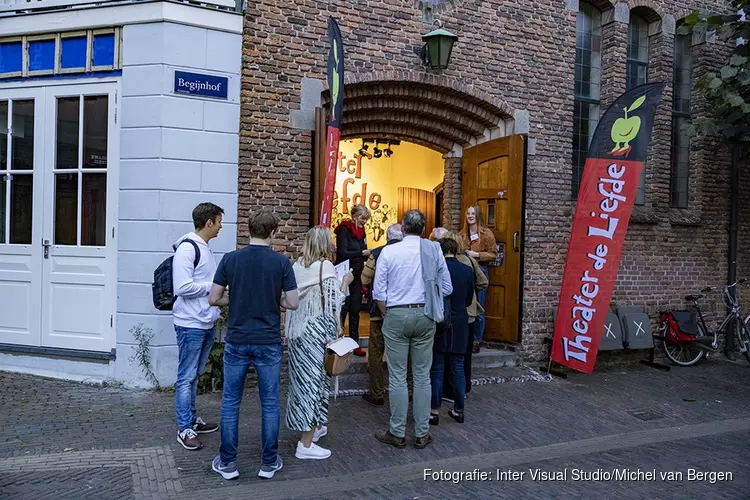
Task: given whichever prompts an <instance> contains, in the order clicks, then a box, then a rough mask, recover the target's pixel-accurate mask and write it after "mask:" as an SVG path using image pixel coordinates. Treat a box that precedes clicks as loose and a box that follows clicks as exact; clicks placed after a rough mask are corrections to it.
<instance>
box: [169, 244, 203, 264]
mask: <svg viewBox="0 0 750 500" xmlns="http://www.w3.org/2000/svg"><path fill="white" fill-rule="evenodd" d="M186 241H187V242H188V243H190V244H191V245H193V248H195V259H193V269H195V268H196V267H198V263H199V262H200V261H201V249H200V248H198V244H197V243H196V242H194V241H193V240H191V239H190V238H185V239H184V240H182V241H181V242H180V243H179V244H178V245H177V247H178V246H180V245H182V244H183V243H185V242H186ZM177 247H175V251H177Z"/></svg>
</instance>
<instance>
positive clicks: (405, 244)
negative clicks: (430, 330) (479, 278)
mask: <svg viewBox="0 0 750 500" xmlns="http://www.w3.org/2000/svg"><path fill="white" fill-rule="evenodd" d="M419 240H420V237H419V236H414V235H409V236H406V237H404V239H403V240H402V241H400V242H399V243H396V244H393V245H387V246H386V247H384V248H383V250H381V251H380V255H379V256H378V260H377V263H376V264H375V279H374V281H373V287H372V296H373V298H374V299H375V300H380V301H383V302H385V306H386V307H393V306H402V305H407V304H424V303H425V293H424V279H422V261H421V254H420V249H419ZM440 258H441V259H443V256H442V255H441V256H440ZM443 266H445V260H444V259H443ZM440 289H441V290H442V291H443V295H450V294H451V293H452V292H453V284H452V283H451V277H450V274H448V272H447V268H446V272H445V273H443V274H442V276H441V277H440Z"/></svg>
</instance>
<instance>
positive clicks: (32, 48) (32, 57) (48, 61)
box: [29, 38, 57, 73]
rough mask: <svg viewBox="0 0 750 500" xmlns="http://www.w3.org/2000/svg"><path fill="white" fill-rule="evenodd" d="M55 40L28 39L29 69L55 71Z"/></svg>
mask: <svg viewBox="0 0 750 500" xmlns="http://www.w3.org/2000/svg"><path fill="white" fill-rule="evenodd" d="M56 42H57V40H55V39H54V38H51V39H49V40H31V41H29V71H30V72H31V71H35V72H39V71H47V72H50V73H52V72H54V71H55V44H56Z"/></svg>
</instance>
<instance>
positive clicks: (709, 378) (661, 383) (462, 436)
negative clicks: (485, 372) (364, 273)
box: [0, 361, 750, 500]
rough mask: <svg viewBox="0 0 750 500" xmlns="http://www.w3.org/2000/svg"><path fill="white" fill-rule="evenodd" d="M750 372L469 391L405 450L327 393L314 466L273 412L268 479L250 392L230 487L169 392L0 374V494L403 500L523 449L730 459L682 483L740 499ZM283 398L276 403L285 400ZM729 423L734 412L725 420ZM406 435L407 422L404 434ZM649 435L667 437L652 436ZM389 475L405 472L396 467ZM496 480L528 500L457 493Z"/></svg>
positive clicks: (361, 412) (656, 487)
mask: <svg viewBox="0 0 750 500" xmlns="http://www.w3.org/2000/svg"><path fill="white" fill-rule="evenodd" d="M748 374H750V367H748V366H747V364H746V363H745V364H743V363H729V362H717V361H711V362H707V363H705V364H703V365H701V366H700V367H694V368H688V369H677V368H675V369H673V370H672V371H671V372H668V373H665V372H661V371H659V370H653V369H649V368H647V367H642V366H637V367H629V368H627V369H609V370H602V371H599V372H597V373H596V374H595V375H594V376H590V377H589V376H583V375H573V376H571V377H569V378H568V379H567V380H564V381H561V380H553V381H551V382H525V383H512V382H510V383H503V384H496V385H487V386H478V387H474V388H473V390H472V392H471V394H470V396H469V399H468V401H467V410H466V411H467V420H466V423H465V424H464V425H459V424H456V423H455V422H453V421H452V420H451V419H449V418H448V417H447V414H446V412H447V408H446V409H444V410H443V416H442V420H441V423H440V425H439V426H437V427H433V428H431V433H432V435H433V436H434V438H435V442H434V444H433V445H431V446H429V447H428V448H426V449H424V450H416V449H414V448H413V447H412V446H411V445H410V446H408V447H407V448H406V449H404V450H397V449H395V448H391V447H388V446H384V445H382V444H380V443H378V442H377V441H376V440H375V439H374V438H373V436H372V434H373V432H374V431H376V430H380V429H384V428H385V426H386V425H387V422H388V408H387V406H386V407H383V408H373V407H370V406H368V405H366V404H364V403H363V402H362V400H361V398H359V397H347V398H340V399H338V400H335V401H334V400H332V401H331V408H330V417H331V422H330V431H329V435H328V436H327V437H325V438H323V440H322V441H321V445H323V446H326V447H330V448H331V450H332V451H333V455H332V457H331V458H330V459H328V460H322V461H300V460H297V459H295V458H294V447H295V445H296V440H297V436H296V435H295V434H293V433H292V432H290V431H289V430H288V429H286V427H285V425H284V423H283V415H284V413H283V411H282V424H281V435H280V452H281V455H282V457H283V458H284V459H285V465H284V469H283V470H282V471H281V472H280V473H279V474H278V475H277V476H276V478H275V479H274V480H273V481H272V482H268V481H263V480H261V479H260V478H258V477H257V475H256V474H257V468H258V465H259V461H260V460H259V458H260V442H259V441H260V410H259V402H258V395H257V392H256V391H254V390H247V391H246V393H245V399H244V401H243V405H242V414H241V420H240V449H239V457H238V468H239V470H240V474H241V476H240V479H239V480H238V481H233V482H227V481H223V480H222V479H221V478H220V477H219V476H218V475H216V474H214V473H212V472H211V471H210V460H211V458H212V457H213V456H214V455H215V454H216V453H217V452H218V447H219V441H220V433H218V432H217V433H214V434H209V435H203V436H201V439H202V440H203V442H204V444H205V447H204V448H203V449H202V450H199V451H197V452H188V451H186V450H184V449H182V447H180V446H179V444H178V443H177V442H176V428H175V424H174V395H173V394H171V393H151V392H143V391H128V390H123V389H119V388H100V387H91V386H86V385H82V384H77V383H70V382H63V381H55V380H48V379H42V378H35V377H31V376H25V375H11V374H5V373H0V411H2V412H3V415H4V417H5V418H4V423H5V425H4V426H2V427H0V477H2V478H3V479H2V482H0V492H1V494H0V498H3V499H4V498H6V497H9V498H24V496H23V494H25V495H26V498H34V499H36V498H46V497H45V495H46V494H47V492H48V491H58V492H60V495H59V498H76V496H75V494H76V492H79V493H80V494H81V495H83V493H82V492H87V491H89V490H91V491H98V490H97V488H99V486H98V483H97V482H96V481H97V480H98V479H97V478H104V479H106V478H109V477H110V475H111V481H110V479H107V482H111V483H112V485H113V487H112V488H111V491H109V490H108V491H109V492H108V494H107V495H106V498H107V500H119V499H121V498H122V499H142V498H149V499H152V498H158V499H164V500H166V499H169V498H193V497H195V498H199V497H200V498H206V497H207V496H209V497H210V496H212V495H215V493H214V492H221V493H220V496H221V498H225V497H226V498H234V497H236V498H247V495H248V492H255V493H258V494H259V495H260V494H261V493H262V492H263V491H268V495H267V497H268V498H292V497H293V496H294V495H296V494H299V489H300V485H303V486H305V487H306V488H307V489H303V490H302V493H301V494H302V495H303V496H304V495H308V494H309V485H311V484H314V481H315V480H316V479H319V478H327V479H326V481H330V480H334V482H338V483H341V484H342V485H343V486H342V488H343V489H340V490H335V491H331V492H330V495H332V496H331V498H344V496H346V497H347V498H357V497H359V496H361V497H362V498H375V497H379V498H383V497H385V496H390V497H391V498H405V497H406V496H404V495H400V494H395V493H393V492H395V491H403V492H405V493H406V492H408V494H409V496H408V498H414V497H416V496H423V497H436V496H440V495H441V494H442V493H439V492H443V493H450V492H451V491H454V490H453V488H455V487H454V486H451V485H448V484H442V483H439V484H432V483H423V482H422V481H421V479H420V478H419V477H414V479H411V477H413V473H414V471H418V470H421V468H422V467H423V466H424V464H430V465H429V466H430V467H433V468H437V467H438V466H439V465H440V464H441V463H443V462H445V461H449V462H445V463H449V464H453V465H454V466H456V464H461V466H462V467H463V468H462V469H459V470H465V469H466V468H467V467H469V466H470V465H471V467H470V468H474V467H475V466H476V467H482V466H484V464H486V463H489V462H487V461H490V462H491V461H492V460H501V459H502V460H505V459H506V458H507V457H506V455H503V454H508V455H507V456H512V455H513V454H515V455H513V456H516V455H517V456H523V457H525V458H523V460H524V462H523V464H524V465H522V466H519V467H523V468H527V467H530V465H526V463H529V464H533V463H537V462H539V463H542V464H543V465H541V466H543V467H550V468H554V467H558V468H562V467H566V465H565V464H568V463H570V464H573V465H571V467H572V466H574V465H576V464H579V463H580V464H581V465H580V467H582V468H594V469H595V468H597V467H605V465H606V464H611V463H621V464H623V466H630V467H631V468H632V467H638V466H640V467H642V468H643V467H646V464H648V463H650V462H649V460H651V461H654V460H655V461H657V462H658V466H657V468H660V469H664V470H666V469H670V468H680V467H682V468H684V467H687V466H690V465H691V464H693V465H695V466H702V467H705V468H709V469H711V470H722V467H724V465H722V464H724V463H726V464H727V465H726V467H727V468H729V469H728V470H732V471H733V472H735V473H736V475H735V480H734V481H733V482H732V484H731V485H727V484H722V485H718V486H717V485H711V486H710V487H709V486H706V485H704V484H697V483H690V484H684V485H683V487H684V488H685V490H684V491H685V492H686V494H687V493H689V494H688V495H687V496H686V497H687V498H713V497H712V496H711V495H717V493H711V494H708V493H706V494H705V495H704V494H703V493H704V488H710V491H712V492H715V491H721V492H724V493H725V494H726V496H724V497H723V498H746V497H742V496H740V497H737V496H733V495H734V494H735V493H736V492H737V491H741V488H742V487H743V485H746V484H747V482H746V481H747V478H749V477H750V473H744V474H743V471H747V470H749V469H748V468H747V467H746V466H745V462H744V461H743V460H740V459H737V460H734V459H733V458H732V457H735V458H737V457H736V456H735V455H736V454H737V453H741V452H744V451H745V450H746V449H747V448H748V446H750V433H749V432H747V431H744V432H737V430H736V429H738V428H740V427H741V426H742V425H750V424H748V422H745V420H737V419H743V418H746V416H747V415H750V398H749V397H748V396H750V388H749V387H748V385H747V384H745V383H742V381H743V380H746V379H747V377H748ZM735 381H736V383H735V384H734V385H730V383H731V382H735ZM220 402H221V397H220V395H218V394H211V395H206V396H200V397H199V401H198V408H199V412H200V414H201V415H202V416H203V417H204V418H206V419H207V420H214V421H215V420H218V418H219V414H220ZM284 405H285V401H283V402H282V408H283V407H284ZM641 417H645V419H643V418H641ZM652 417H653V418H652ZM730 419H735V420H734V421H733V422H734V423H731V422H730ZM738 421H740V424H738V423H737V422H738ZM716 422H719V423H716ZM742 422H744V423H742ZM693 424H696V425H703V426H704V427H702V428H708V429H710V430H711V432H712V433H713V435H705V434H696V437H694V438H692V439H688V440H685V441H680V440H679V438H680V437H681V434H680V433H679V432H676V431H675V430H674V429H675V428H677V426H685V425H693ZM738 426H739V427H738ZM412 432H413V431H412V426H411V423H409V425H408V427H407V437H408V438H410V439H411V438H412ZM723 432H726V434H722V433H723ZM633 433H636V434H633ZM638 433H647V435H648V436H652V437H650V438H649V439H650V441H649V440H646V441H643V442H642V443H640V444H639V445H638V446H633V444H634V443H635V441H633V442H632V443H631V442H628V441H626V442H623V443H621V444H620V445H619V446H618V447H615V448H612V449H609V451H603V450H607V449H608V448H607V447H606V443H607V442H608V440H609V438H606V439H605V438H600V439H599V441H596V442H594V444H591V443H589V444H586V443H587V441H583V440H587V439H592V438H596V437H597V436H617V437H616V439H618V440H623V439H625V440H627V439H631V438H632V436H642V435H643V434H638ZM648 433H650V434H648ZM629 436H631V437H629ZM654 436H655V437H654ZM664 436H667V437H664ZM655 441H663V442H660V444H653V443H654V442H655ZM556 443H557V445H556ZM597 443H603V444H597ZM550 445H553V447H552V449H555V448H554V446H566V447H568V448H567V449H568V452H566V453H567V454H558V455H556V456H558V458H556V459H554V460H550V461H549V462H548V463H547V462H544V460H545V456H546V455H535V453H541V452H542V451H544V450H546V449H547V448H539V447H549V446H550ZM587 446H588V448H587ZM680 447H682V448H680ZM529 450H531V451H529ZM540 450H541V451H540ZM584 453H585V454H584ZM498 454H500V455H498ZM462 457H463V458H462ZM504 457H505V458H504ZM618 457H624V458H618ZM722 457H724V458H722ZM718 458H721V460H718ZM456 459H460V460H464V461H463V462H455V460H456ZM451 460H454V462H450V461H451ZM691 460H692V462H691ZM717 460H718V461H717ZM744 460H747V459H744ZM734 463H736V466H735V465H732V464H734ZM472 464H476V465H472ZM600 464H601V465H600ZM394 468H395V469H394ZM652 468H653V467H652ZM125 469H127V470H129V471H130V481H132V483H131V484H132V486H131V487H130V488H126V487H124V486H123V484H125V483H123V479H122V477H123V476H121V475H122V474H123V470H125ZM675 470H676V469H675ZM393 471H401V473H400V474H401V475H399V474H396V473H395V472H393ZM403 471H409V473H408V474H406V475H405V473H404V472H403ZM368 474H370V475H372V474H374V477H375V478H376V480H377V481H382V483H383V484H381V485H378V486H377V487H374V486H373V485H372V484H370V483H368V482H367V481H363V483H362V489H358V486H359V482H358V481H360V478H363V477H368V476H367V475H368ZM418 475H419V474H417V476H418ZM85 481H91V482H90V483H86V482H85ZM743 481H744V482H743ZM555 484H558V483H555ZM553 486H554V484H553V485H539V486H538V488H539V491H540V493H539V494H538V496H535V498H552V496H549V495H548V493H550V492H552V491H554V488H553ZM558 486H560V487H561V488H562V489H561V491H562V492H563V493H562V494H563V496H562V497H561V498H566V497H565V495H569V496H570V497H571V498H573V497H574V496H575V495H577V494H578V495H580V493H581V492H583V491H585V492H589V491H590V492H591V493H592V496H593V495H594V494H595V493H603V492H604V490H600V489H598V488H603V487H604V486H602V485H599V484H593V483H586V484H583V483H581V484H568V483H565V484H563V485H560V484H558ZM719 487H721V488H728V489H726V490H718V489H717V488H719ZM349 488H353V489H352V491H349V490H348V489H349ZM368 488H370V489H368ZM472 488H475V489H474V490H472ZM493 488H495V489H499V490H498V491H495V490H494V489H493ZM503 488H507V491H508V492H515V493H508V495H511V496H515V497H516V498H525V497H526V496H527V495H526V491H527V489H528V491H536V490H535V489H534V488H535V487H534V486H533V485H532V484H526V483H523V484H521V483H517V484H514V485H512V486H503V487H501V486H500V485H493V486H489V485H485V484H477V485H470V484H464V485H462V488H461V490H460V491H461V492H466V497H469V496H471V495H472V494H475V495H474V496H475V497H477V498H485V497H487V496H488V495H489V496H491V497H494V498H504V496H503V495H505V494H506V493H503V492H505V491H506V489H503ZM581 488H583V489H581ZM622 488H623V489H622V491H623V492H624V493H623V495H621V496H616V497H617V498H631V497H632V496H628V495H634V494H635V493H632V492H630V491H629V490H628V489H627V487H626V486H622ZM639 488H640V490H638V491H641V493H643V495H644V496H646V493H648V492H650V493H653V495H652V496H653V497H655V498H671V496H670V495H673V494H676V493H675V492H677V491H680V489H679V488H677V487H674V486H670V485H665V484H664V483H644V484H640V483H639ZM711 488H712V489H711ZM732 488H734V489H732ZM738 488H739V489H738ZM126 490H127V491H126ZM500 490H501V491H500ZM455 491H458V490H455ZM614 491H618V492H619V491H620V490H614ZM706 491H707V490H706ZM748 491H750V490H748ZM294 492H297V493H294ZM355 493H356V495H355ZM412 493H414V494H413V495H412ZM662 493H664V494H663V495H662ZM91 494H92V495H93V493H91ZM11 495H13V496H11ZM66 495H67V496H66ZM336 495H340V496H336ZM696 495H697V496H696ZM460 496H463V493H462V494H461V495H460ZM529 496H531V497H534V496H533V495H531V494H530V495H529ZM579 497H580V496H579ZM50 498H51V497H50ZM56 498H57V497H56ZM80 498H85V497H84V496H80ZM258 498H263V496H262V495H261V496H258ZM639 498H640V497H639Z"/></svg>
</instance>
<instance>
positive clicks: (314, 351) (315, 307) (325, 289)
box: [286, 226, 354, 460]
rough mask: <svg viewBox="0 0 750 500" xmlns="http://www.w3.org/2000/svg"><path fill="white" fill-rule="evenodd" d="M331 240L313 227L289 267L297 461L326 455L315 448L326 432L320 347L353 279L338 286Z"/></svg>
mask: <svg viewBox="0 0 750 500" xmlns="http://www.w3.org/2000/svg"><path fill="white" fill-rule="evenodd" d="M332 249H333V240H332V238H331V233H330V231H329V229H328V228H326V227H323V226H317V227H314V228H312V229H310V231H308V232H307V235H306V236H305V244H304V247H303V249H302V256H301V257H300V258H299V260H297V262H295V263H294V266H292V268H293V269H294V277H295V279H296V280H297V288H298V289H299V296H300V304H299V307H298V308H297V309H296V310H293V311H287V312H286V339H287V345H288V346H289V398H288V400H287V408H286V425H287V426H288V427H289V428H290V429H291V430H293V431H297V432H300V433H302V435H301V436H300V440H299V442H298V443H297V453H296V457H297V458H299V459H302V460H308V459H324V458H328V457H330V456H331V451H330V450H327V449H325V448H321V447H320V446H318V445H317V444H315V443H316V442H317V441H318V440H319V439H320V438H322V437H323V436H325V435H326V434H327V433H328V428H327V427H326V424H327V423H328V392H329V388H330V380H329V378H328V375H327V374H326V372H325V368H324V359H325V346H326V344H327V343H328V342H330V341H331V340H334V339H335V338H336V337H337V336H338V333H339V330H340V319H339V318H340V313H341V305H342V304H343V302H344V298H345V295H344V290H346V289H347V287H348V286H349V284H350V283H351V282H352V280H353V279H354V277H353V276H352V274H351V272H349V274H347V275H346V276H345V277H344V280H343V283H342V282H339V280H338V278H337V276H336V271H335V269H334V267H333V264H332V263H331V260H330V259H331V257H332Z"/></svg>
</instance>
